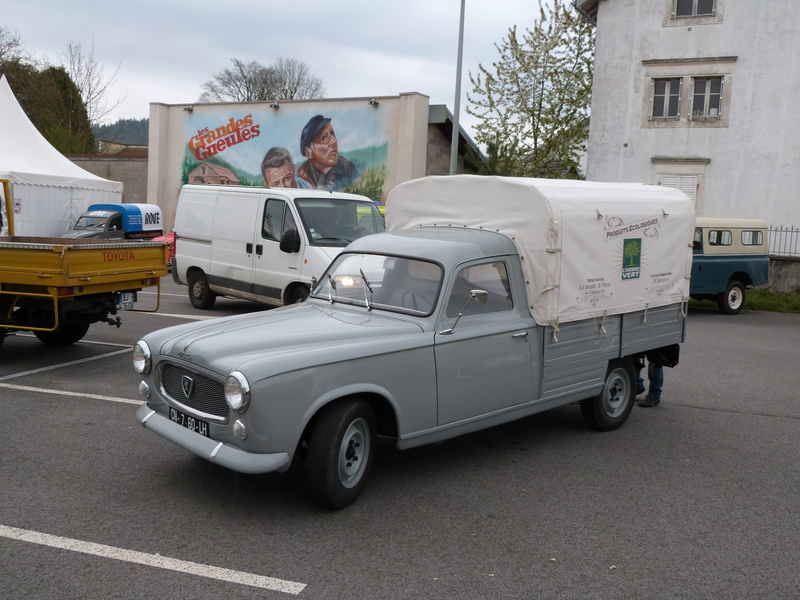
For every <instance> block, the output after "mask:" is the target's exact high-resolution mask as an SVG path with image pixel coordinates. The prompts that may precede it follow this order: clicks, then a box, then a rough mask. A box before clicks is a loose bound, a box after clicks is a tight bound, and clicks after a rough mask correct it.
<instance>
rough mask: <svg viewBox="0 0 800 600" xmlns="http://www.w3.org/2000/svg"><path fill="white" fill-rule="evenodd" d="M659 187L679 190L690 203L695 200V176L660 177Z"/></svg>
mask: <svg viewBox="0 0 800 600" xmlns="http://www.w3.org/2000/svg"><path fill="white" fill-rule="evenodd" d="M661 185H663V186H664V187H672V188H677V189H679V190H680V191H682V192H683V193H684V194H686V195H687V196H689V198H691V199H692V202H694V201H695V200H696V199H697V175H662V176H661Z"/></svg>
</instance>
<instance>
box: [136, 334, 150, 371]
mask: <svg viewBox="0 0 800 600" xmlns="http://www.w3.org/2000/svg"><path fill="white" fill-rule="evenodd" d="M151 362H152V361H151V359H150V346H148V345H147V343H146V342H145V341H144V340H139V341H138V342H136V345H135V346H134V347H133V369H134V370H135V371H136V372H137V373H141V374H142V375H147V374H148V373H149V372H150V365H151Z"/></svg>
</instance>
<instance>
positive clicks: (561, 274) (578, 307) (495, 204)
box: [386, 175, 694, 325]
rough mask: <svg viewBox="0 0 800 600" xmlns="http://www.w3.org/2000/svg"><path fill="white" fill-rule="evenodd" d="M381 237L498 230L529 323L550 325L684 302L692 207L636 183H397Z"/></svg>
mask: <svg viewBox="0 0 800 600" xmlns="http://www.w3.org/2000/svg"><path fill="white" fill-rule="evenodd" d="M386 223H387V229H388V230H390V231H392V230H396V229H406V228H412V227H419V226H447V227H471V228H483V229H488V230H490V231H497V232H500V233H503V234H505V235H507V236H508V237H510V238H511V239H512V240H513V241H514V242H515V244H516V245H517V248H518V249H519V253H520V259H521V261H522V269H523V274H524V276H525V279H526V284H527V292H528V301H529V302H528V303H529V308H530V311H531V315H532V316H533V317H534V319H535V320H536V322H537V323H539V324H540V325H544V324H557V323H559V322H567V321H576V320H579V319H586V318H590V317H602V316H604V315H614V314H620V313H625V312H631V311H635V310H644V309H647V308H648V307H656V306H663V305H667V304H673V303H677V302H685V301H688V299H689V276H690V273H691V263H692V250H691V244H692V239H693V234H694V206H693V203H692V201H691V200H690V199H689V197H688V196H686V194H684V193H683V192H681V191H679V190H677V189H674V188H667V187H662V186H653V185H643V184H636V183H596V182H586V181H572V180H551V179H524V178H505V177H481V176H476V175H453V176H449V177H425V178H422V179H415V180H412V181H408V182H405V183H402V184H400V185H398V186H397V187H396V188H395V189H394V190H392V192H391V193H390V194H389V196H388V198H387V201H386Z"/></svg>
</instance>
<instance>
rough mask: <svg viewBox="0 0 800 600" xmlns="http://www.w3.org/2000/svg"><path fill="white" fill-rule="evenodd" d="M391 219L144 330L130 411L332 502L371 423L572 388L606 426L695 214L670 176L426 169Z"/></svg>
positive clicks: (424, 438)
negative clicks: (251, 305)
mask: <svg viewBox="0 0 800 600" xmlns="http://www.w3.org/2000/svg"><path fill="white" fill-rule="evenodd" d="M387 222H388V226H389V231H387V232H385V233H378V234H374V235H370V236H366V237H363V238H361V239H358V240H356V241H354V242H353V243H352V244H350V245H349V246H347V247H346V248H345V249H344V250H343V252H342V253H341V254H340V255H338V256H337V257H336V258H335V259H334V260H333V262H332V263H331V265H330V266H329V267H328V269H327V271H326V272H324V273H321V274H320V277H319V278H318V279H317V282H316V285H315V286H314V288H313V289H312V290H311V295H310V296H309V298H308V300H307V301H305V302H303V303H300V304H295V305H291V306H286V307H282V308H277V309H274V310H270V311H267V312H259V313H254V314H245V315H241V316H233V317H225V318H221V319H217V320H211V321H205V322H203V323H192V324H186V325H179V326H176V327H171V328H168V329H163V330H160V331H156V332H153V333H150V334H148V335H147V336H145V337H144V338H143V339H142V340H140V341H139V342H138V343H137V344H136V346H135V348H134V353H133V363H134V368H135V369H136V371H137V372H138V373H140V374H141V376H142V381H141V383H140V385H139V391H140V393H141V395H142V396H143V397H144V399H145V403H144V404H143V405H142V406H141V407H140V408H139V409H138V411H137V418H138V420H139V422H140V423H141V424H142V425H144V427H146V428H147V429H150V430H151V431H153V432H154V433H156V434H158V435H160V436H162V437H164V438H166V439H168V440H171V441H172V442H174V443H175V444H177V445H179V446H181V447H183V448H185V449H186V450H189V451H190V452H193V453H195V454H197V455H198V456H201V457H203V458H205V459H207V460H209V461H212V462H215V463H217V464H218V465H220V466H223V467H226V468H229V469H233V470H236V471H239V472H243V473H265V472H270V471H278V472H280V471H284V470H286V469H288V468H289V466H290V465H291V464H292V462H293V461H303V462H304V468H305V472H306V476H307V481H308V485H309V489H310V491H311V492H312V494H313V495H314V496H315V497H316V498H317V499H318V500H319V501H320V502H321V503H323V504H324V505H327V506H331V507H335V508H341V507H343V506H346V505H347V504H349V503H351V502H352V501H353V500H355V499H356V497H357V496H358V495H359V494H360V492H361V491H362V488H363V486H364V484H365V481H366V479H367V475H368V473H369V471H370V468H371V466H372V463H373V458H374V454H375V450H376V436H377V435H381V436H389V437H391V438H394V439H395V440H396V444H397V447H398V448H401V449H403V448H410V447H413V446H418V445H421V444H427V443H431V442H436V441H441V440H445V439H448V438H452V437H454V436H457V435H461V434H464V433H467V432H472V431H476V430H479V429H482V428H486V427H491V426H493V425H497V424H499V423H504V422H507V421H511V420H514V419H519V418H521V417H525V416H528V415H532V414H534V413H538V412H541V411H544V410H547V409H550V408H553V407H557V406H562V405H565V404H569V403H573V402H580V410H581V412H582V414H583V417H584V418H585V420H586V421H587V422H588V424H589V425H590V426H592V427H594V428H597V429H600V430H613V429H616V428H618V427H620V426H621V425H622V424H623V423H624V422H625V421H626V419H627V418H628V416H629V414H630V412H631V408H632V407H633V404H634V400H635V394H636V373H635V371H634V359H635V358H637V357H640V356H643V355H647V356H648V357H649V358H650V359H651V360H656V361H658V362H659V363H661V364H664V365H666V366H675V365H676V364H677V359H678V344H679V343H680V342H682V341H683V339H684V335H685V325H686V318H685V317H686V312H685V305H686V302H688V294H689V288H688V285H689V271H690V268H691V245H692V234H693V231H694V214H693V209H692V203H691V201H690V200H689V199H688V198H687V197H686V196H685V195H684V194H683V193H681V192H679V191H677V190H671V189H669V188H664V187H658V186H644V185H638V184H597V183H587V182H576V181H570V182H566V181H550V180H535V179H506V178H495V177H475V176H451V177H431V178H424V179H420V180H415V181H410V182H407V183H404V184H401V185H400V186H398V187H397V188H395V190H394V191H393V192H392V193H391V194H390V195H389V198H388V202H387Z"/></svg>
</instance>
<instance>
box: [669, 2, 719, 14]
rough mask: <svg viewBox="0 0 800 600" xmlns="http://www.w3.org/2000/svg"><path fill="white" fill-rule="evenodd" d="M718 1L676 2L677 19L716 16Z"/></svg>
mask: <svg viewBox="0 0 800 600" xmlns="http://www.w3.org/2000/svg"><path fill="white" fill-rule="evenodd" d="M715 9H716V0H676V3H675V15H676V16H677V17H710V16H713V15H714V11H715Z"/></svg>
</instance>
